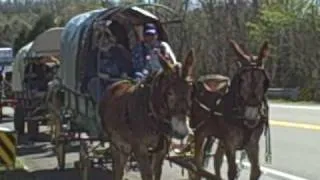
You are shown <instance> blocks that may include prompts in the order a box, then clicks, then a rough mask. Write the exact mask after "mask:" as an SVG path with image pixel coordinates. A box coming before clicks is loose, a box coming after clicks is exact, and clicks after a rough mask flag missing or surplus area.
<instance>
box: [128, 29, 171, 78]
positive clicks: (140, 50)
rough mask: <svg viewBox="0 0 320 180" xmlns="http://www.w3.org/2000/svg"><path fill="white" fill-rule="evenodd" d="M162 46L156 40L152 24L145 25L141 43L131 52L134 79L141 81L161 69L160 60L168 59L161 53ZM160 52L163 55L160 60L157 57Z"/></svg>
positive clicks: (161, 43)
mask: <svg viewBox="0 0 320 180" xmlns="http://www.w3.org/2000/svg"><path fill="white" fill-rule="evenodd" d="M163 44H164V42H161V41H159V40H158V29H157V27H156V25H155V24H153V23H147V24H145V25H144V29H143V41H141V42H139V43H138V44H137V45H136V46H135V47H134V48H133V50H132V57H133V60H132V61H133V76H134V77H133V78H134V79H136V80H142V79H144V78H145V77H146V76H147V75H148V74H150V73H152V72H155V71H158V70H160V69H162V66H161V64H160V60H163V59H164V58H165V59H166V58H167V57H168V56H167V54H166V52H163V49H164V47H163ZM166 46H169V45H168V44H167V45H166ZM169 48H170V46H169ZM160 51H161V54H162V55H163V56H162V58H160V57H159V56H160Z"/></svg>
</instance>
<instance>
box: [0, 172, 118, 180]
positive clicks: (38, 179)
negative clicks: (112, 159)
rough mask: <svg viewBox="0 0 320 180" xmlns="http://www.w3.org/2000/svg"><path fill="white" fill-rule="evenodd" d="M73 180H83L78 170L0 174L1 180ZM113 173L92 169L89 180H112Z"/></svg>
mask: <svg viewBox="0 0 320 180" xmlns="http://www.w3.org/2000/svg"><path fill="white" fill-rule="evenodd" d="M57 179H59V180H71V179H81V176H80V171H79V170H77V169H68V170H65V171H57V170H42V171H35V172H30V173H29V172H26V171H23V170H19V171H7V172H0V180H57ZM111 179H112V178H111V172H108V171H103V170H100V169H91V170H90V171H89V180H111Z"/></svg>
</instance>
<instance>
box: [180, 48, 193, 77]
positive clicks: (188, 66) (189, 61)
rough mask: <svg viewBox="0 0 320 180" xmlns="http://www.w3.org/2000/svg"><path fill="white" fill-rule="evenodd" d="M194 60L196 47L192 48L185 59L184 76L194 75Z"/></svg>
mask: <svg viewBox="0 0 320 180" xmlns="http://www.w3.org/2000/svg"><path fill="white" fill-rule="evenodd" d="M194 61H195V55H194V49H193V48H192V49H191V50H190V51H189V53H188V54H187V56H186V58H185V59H184V61H183V65H182V77H188V76H191V75H192V71H193V64H194Z"/></svg>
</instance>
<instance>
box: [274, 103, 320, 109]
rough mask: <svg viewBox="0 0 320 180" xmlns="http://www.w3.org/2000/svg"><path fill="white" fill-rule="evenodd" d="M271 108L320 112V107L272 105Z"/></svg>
mask: <svg viewBox="0 0 320 180" xmlns="http://www.w3.org/2000/svg"><path fill="white" fill-rule="evenodd" d="M270 107H272V108H283V109H307V110H320V106H318V105H311V106H308V105H290V104H273V103H270Z"/></svg>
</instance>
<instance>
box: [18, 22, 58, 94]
mask: <svg viewBox="0 0 320 180" xmlns="http://www.w3.org/2000/svg"><path fill="white" fill-rule="evenodd" d="M62 30H63V28H61V27H55V28H50V29H48V30H47V31H45V32H43V33H41V34H40V35H38V36H37V37H36V38H35V40H34V41H32V42H29V43H28V44H27V45H25V46H23V47H22V48H21V49H20V50H19V51H18V53H17V54H16V56H15V58H14V60H13V64H12V89H13V91H15V92H21V91H23V86H22V84H23V83H22V82H23V79H24V70H25V66H26V63H27V61H28V60H29V59H31V58H34V57H41V56H60V36H61V32H62Z"/></svg>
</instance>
